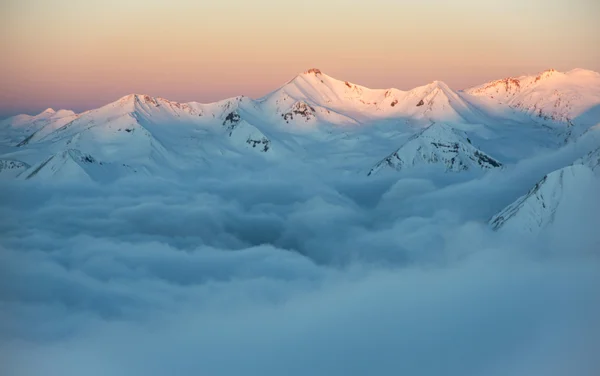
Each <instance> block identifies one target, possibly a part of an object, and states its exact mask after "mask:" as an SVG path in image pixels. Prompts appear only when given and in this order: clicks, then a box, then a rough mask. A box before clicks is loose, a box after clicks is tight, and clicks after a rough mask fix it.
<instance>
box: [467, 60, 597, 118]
mask: <svg viewBox="0 0 600 376" xmlns="http://www.w3.org/2000/svg"><path fill="white" fill-rule="evenodd" d="M465 93H466V94H468V95H471V96H475V97H484V98H486V99H489V100H491V101H493V102H495V103H497V104H501V105H504V106H508V107H510V108H512V109H514V110H516V111H519V112H523V113H526V114H528V115H529V116H530V117H532V118H534V119H537V120H540V121H549V122H553V123H564V124H567V125H569V126H572V125H580V126H590V125H594V124H597V123H598V122H600V120H599V119H600V74H598V73H596V72H593V71H589V70H585V69H574V70H571V71H568V72H565V73H563V72H559V71H556V70H554V69H549V70H546V71H544V72H541V73H539V74H537V75H533V76H520V77H509V78H504V79H501V80H496V81H492V82H488V83H485V84H483V85H479V86H476V87H473V88H470V89H467V90H465Z"/></svg>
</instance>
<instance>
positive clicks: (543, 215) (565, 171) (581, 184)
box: [489, 164, 596, 233]
mask: <svg viewBox="0 0 600 376" xmlns="http://www.w3.org/2000/svg"><path fill="white" fill-rule="evenodd" d="M595 181H596V178H595V177H594V174H593V173H592V171H591V170H590V168H589V167H587V166H584V165H581V164H575V165H573V166H568V167H564V168H562V169H560V170H557V171H554V172H552V173H550V174H548V175H546V176H545V177H544V178H543V179H542V180H541V181H539V182H538V183H537V184H536V185H535V186H534V187H533V188H532V189H531V190H530V191H529V192H527V194H525V195H523V196H521V197H520V198H518V199H517V200H516V201H515V202H513V203H512V204H510V205H509V206H507V207H506V208H505V209H503V210H502V211H501V212H499V213H498V214H496V215H494V216H493V217H492V218H491V219H490V221H489V223H490V226H492V228H493V229H494V230H500V229H502V230H509V231H516V232H526V233H538V232H539V231H540V230H542V229H544V228H546V227H547V226H549V225H550V224H552V223H553V222H554V220H555V218H556V216H558V215H560V214H561V210H565V209H568V207H569V206H570V205H572V202H573V201H576V200H579V199H581V196H582V193H585V194H584V197H585V196H587V192H588V188H589V187H590V186H591V185H592V184H593V183H594V182H595Z"/></svg>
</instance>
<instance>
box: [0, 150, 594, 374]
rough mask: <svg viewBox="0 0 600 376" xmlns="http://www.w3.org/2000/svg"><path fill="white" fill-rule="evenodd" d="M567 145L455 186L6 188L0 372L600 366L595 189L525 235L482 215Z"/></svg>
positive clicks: (288, 182)
mask: <svg viewBox="0 0 600 376" xmlns="http://www.w3.org/2000/svg"><path fill="white" fill-rule="evenodd" d="M561 153H563V154H562V155H560V154H557V155H554V156H552V158H546V159H544V160H543V161H537V162H536V161H535V160H534V161H527V162H526V163H523V164H520V165H518V166H516V167H510V168H509V169H508V170H503V171H500V172H493V173H490V174H488V175H486V176H484V177H470V176H469V177H465V178H460V179H463V180H460V179H459V181H453V179H454V180H456V178H454V177H450V178H448V177H445V178H438V179H437V180H435V179H430V178H427V177H426V176H425V175H423V174H421V175H420V176H401V175H398V176H395V177H382V178H377V179H366V178H364V177H357V176H335V175H332V176H321V175H320V174H318V173H315V172H314V171H312V170H310V169H301V168H298V169H296V170H293V169H291V168H290V167H289V166H286V167H285V168H281V169H280V170H273V169H270V170H268V171H260V170H259V171H242V170H240V171H238V172H237V173H236V174H227V175H225V174H224V173H221V174H219V173H218V172H217V170H216V169H213V170H210V171H199V172H198V174H197V175H196V176H194V177H188V178H186V179H179V180H172V181H171V180H167V179H158V178H154V179H153V178H148V179H139V178H136V179H133V178H131V179H123V180H120V181H117V182H114V183H110V184H95V183H85V184H84V183H73V182H65V183H58V182H56V183H48V182H43V183H42V182H2V183H1V184H2V186H1V191H2V195H0V210H1V212H0V233H1V234H2V237H1V240H0V247H1V248H0V258H1V260H0V268H2V270H1V276H2V277H1V278H2V281H1V283H0V304H1V306H0V307H1V309H0V314H1V317H0V337H1V343H0V357H1V358H2V359H0V364H1V365H0V369H2V368H3V369H4V370H3V371H2V374H4V375H61V376H67V375H170V374H173V375H442V374H443V375H460V376H465V375H486V376H489V375H492V376H494V375H498V376H500V375H502V376H507V375H515V376H516V375H557V376H558V375H590V376H591V375H597V374H598V371H599V370H600V359H599V358H598V356H597V349H598V348H600V259H599V256H600V234H599V233H598V232H597V231H596V230H597V226H596V225H597V224H598V223H599V222H598V213H600V198H599V195H594V194H592V193H590V195H589V197H587V198H582V199H581V200H580V202H574V203H573V206H572V208H571V210H569V211H567V212H565V213H564V215H563V216H562V217H561V218H559V219H557V221H556V222H555V223H554V224H553V226H551V227H550V228H547V229H546V230H544V231H542V233H541V234H539V235H535V234H531V235H523V234H516V233H514V234H513V233H506V232H494V231H492V230H491V229H490V228H489V227H488V226H487V223H486V221H487V219H489V217H490V216H491V215H493V214H494V213H496V212H497V211H498V210H501V209H502V208H503V207H504V206H505V205H507V204H509V203H510V202H512V201H513V200H514V199H515V198H516V197H518V196H519V195H521V194H524V193H526V192H527V190H528V189H529V188H530V186H531V185H532V184H533V183H535V182H536V181H537V180H538V179H539V178H541V177H542V176H543V175H544V174H545V173H547V172H549V171H551V170H552V169H555V168H557V166H560V165H561V163H564V161H566V160H570V159H571V157H572V155H570V154H569V151H568V150H567V151H561ZM290 171H293V172H290ZM399 177H401V179H398V178H399Z"/></svg>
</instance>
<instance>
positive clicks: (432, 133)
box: [368, 123, 502, 175]
mask: <svg viewBox="0 0 600 376" xmlns="http://www.w3.org/2000/svg"><path fill="white" fill-rule="evenodd" d="M432 164H436V165H441V166H444V168H445V169H446V171H453V172H459V171H464V170H469V169H472V168H479V169H490V168H497V167H501V166H502V164H501V163H500V162H498V161H497V160H495V159H494V158H492V157H490V156H489V155H487V154H486V153H484V152H483V151H481V150H479V149H477V148H476V147H475V146H473V145H472V144H471V140H470V139H469V138H468V137H467V136H466V135H465V134H464V133H463V132H460V131H458V130H456V129H454V128H452V127H450V126H448V125H446V124H443V123H435V124H432V125H430V126H429V127H427V128H425V129H424V130H422V131H421V132H419V133H417V134H416V135H414V136H412V137H410V138H409V139H408V141H406V142H405V143H404V144H403V145H402V146H400V147H399V148H398V150H396V151H395V152H393V153H392V154H390V155H389V156H387V157H386V158H384V159H383V160H381V161H380V162H378V163H377V164H376V165H375V166H373V168H371V170H370V171H369V173H368V175H373V174H376V173H378V172H379V171H381V170H382V169H384V168H388V167H389V168H392V169H395V170H402V169H407V168H416V167H420V166H425V165H432Z"/></svg>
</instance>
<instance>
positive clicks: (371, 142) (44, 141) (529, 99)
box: [0, 69, 600, 180]
mask: <svg viewBox="0 0 600 376" xmlns="http://www.w3.org/2000/svg"><path fill="white" fill-rule="evenodd" d="M598 77H599V75H598V74H597V73H594V72H590V71H584V70H574V71H571V72H567V73H560V72H556V71H547V72H544V73H543V74H540V75H538V76H535V77H534V76H523V77H519V78H516V79H506V80H499V81H495V82H492V83H488V84H485V85H481V86H480V87H476V88H472V89H469V90H467V91H465V92H460V91H454V90H452V89H451V88H450V87H448V85H446V84H444V83H443V82H441V81H433V82H431V83H429V84H427V85H424V86H420V87H417V88H414V89H411V90H408V91H403V90H398V89H393V88H390V89H369V88H367V87H365V86H361V85H357V84H354V83H351V82H348V81H341V80H337V79H335V78H333V77H331V76H328V75H327V74H325V73H324V72H322V71H320V70H319V69H309V70H307V71H305V72H303V73H300V74H298V75H296V76H295V77H294V78H293V79H291V80H290V81H288V82H287V83H284V84H283V85H282V86H281V87H279V88H278V89H276V90H274V91H272V92H270V93H268V94H267V95H265V96H263V97H261V98H259V99H251V98H248V97H245V96H237V97H233V98H228V99H225V100H222V101H218V102H214V103H208V104H202V103H197V102H189V103H179V102H174V101H170V100H167V99H164V98H160V97H152V96H149V95H143V94H131V95H127V96H124V97H122V98H120V99H118V100H116V101H114V102H112V103H109V104H107V105H105V106H102V107H100V108H97V109H93V110H90V111H86V112H83V113H79V114H75V113H73V112H71V111H65V110H61V111H54V110H52V109H48V110H46V111H44V112H42V113H40V114H38V115H36V116H28V115H19V116H15V117H12V118H9V119H7V120H4V121H2V122H0V160H1V161H2V169H0V174H1V175H0V176H4V177H15V176H19V177H26V176H29V175H31V173H32V172H34V171H36V170H37V169H38V168H40V167H41V168H40V170H39V171H38V172H37V173H36V174H34V176H33V177H36V176H39V177H42V176H51V177H53V178H61V177H62V176H63V175H64V176H67V175H69V174H67V173H66V171H77V173H76V174H75V173H74V174H73V175H74V176H81V177H84V176H87V177H90V178H91V179H92V180H98V179H100V180H102V179H103V176H104V175H106V176H116V177H118V176H121V175H122V174H129V173H134V172H133V171H138V172H144V173H148V174H152V175H155V174H156V175H162V174H171V173H174V174H178V173H181V174H186V173H188V172H189V171H194V170H195V169H197V168H208V167H210V166H214V165H219V168H224V167H226V166H240V165H243V166H244V168H263V167H264V166H268V165H270V164H273V163H288V162H290V161H294V162H297V163H305V164H314V166H318V168H319V170H325V169H331V170H340V171H345V172H357V173H358V172H362V171H365V169H369V170H370V171H369V175H372V174H375V173H377V172H379V171H380V170H382V169H384V168H387V167H391V169H396V170H399V169H406V168H413V167H418V166H425V165H440V166H442V167H443V168H444V169H445V170H446V171H463V170H468V169H474V168H477V169H484V170H485V169H490V168H495V167H500V166H501V163H500V162H499V161H498V160H497V159H495V158H493V157H491V156H490V155H496V156H501V157H502V160H503V161H505V162H507V163H515V162H517V161H519V160H521V159H523V158H525V157H531V156H534V155H535V154H536V153H538V152H541V151H549V150H551V149H552V148H554V147H556V145H557V142H556V132H555V131H554V130H550V129H549V127H546V126H541V125H540V124H538V123H539V121H540V118H539V117H538V116H539V114H540V113H541V114H542V116H543V117H547V118H548V119H549V120H548V121H549V122H552V123H556V124H559V123H560V124H562V123H561V121H564V124H572V125H573V126H570V127H562V128H561V129H563V131H564V129H568V132H569V134H570V135H572V134H577V133H578V132H579V131H581V132H579V133H581V134H584V133H585V139H586V140H587V141H586V143H589V144H593V145H595V144H594V142H595V141H594V140H595V137H596V133H597V132H595V131H594V129H596V128H598V126H600V125H597V126H596V127H594V126H593V125H594V124H600V113H596V112H595V111H596V109H597V106H596V107H594V104H595V103H598V101H599V100H598V82H599V81H598ZM555 91H556V93H555V94H553V93H554V92H555ZM552 95H555V97H556V98H555V97H553V96H552ZM540 110H541V112H540ZM507 113H510V114H517V115H514V116H513V115H511V116H508V117H505V116H504V115H505V114H507ZM528 114H529V115H531V116H533V118H534V120H532V118H531V117H529V115H528ZM536 114H537V115H536ZM552 119H554V120H552ZM585 119H587V120H585ZM542 120H543V119H542ZM583 120H585V121H583ZM431 124H433V125H431ZM579 124H581V125H582V127H580V128H578V127H579ZM586 124H587V125H586ZM429 125H431V126H429ZM559 128H560V127H559ZM458 129H462V130H463V131H459V130H458ZM598 139H599V140H600V137H599V138H598ZM398 145H400V147H398ZM474 145H478V146H477V147H476V146H474ZM593 145H592V146H593ZM392 150H396V151H395V152H393V153H392V154H389V155H388V153H389V152H390V151H392ZM483 150H486V152H484V151H483ZM587 150H591V149H587ZM80 155H83V156H89V157H90V158H87V157H80ZM385 155H388V156H387V157H385V158H383V159H381V158H382V156H385ZM82 158H83V159H82ZM87 159H91V160H93V161H96V162H98V161H101V163H102V164H100V162H98V166H101V167H98V166H96V165H95V163H96V162H93V163H92V162H89V161H87ZM377 160H379V161H380V162H379V163H377V164H376V165H375V166H372V165H371V162H370V161H377ZM44 163H46V164H45V165H44V166H42V164H44ZM57 171H58V172H57ZM96 171H100V172H102V173H95V172H96ZM111 171H113V172H114V173H113V172H111ZM63 172H64V173H63ZM33 177H32V178H33Z"/></svg>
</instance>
